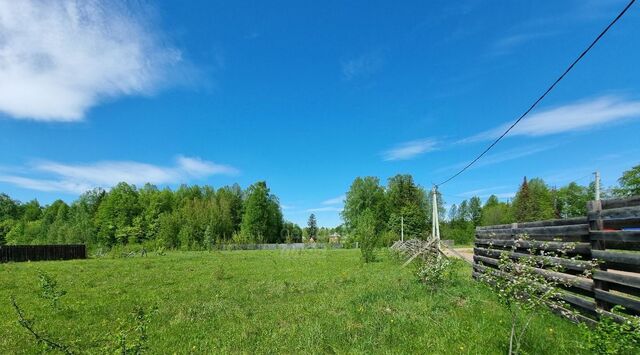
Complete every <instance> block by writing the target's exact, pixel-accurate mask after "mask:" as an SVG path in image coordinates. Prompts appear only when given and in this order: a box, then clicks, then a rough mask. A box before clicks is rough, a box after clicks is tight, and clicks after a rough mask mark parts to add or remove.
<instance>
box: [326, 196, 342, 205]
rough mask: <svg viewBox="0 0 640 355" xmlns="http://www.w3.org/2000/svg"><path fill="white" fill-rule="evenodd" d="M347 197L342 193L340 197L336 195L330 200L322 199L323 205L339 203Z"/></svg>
mask: <svg viewBox="0 0 640 355" xmlns="http://www.w3.org/2000/svg"><path fill="white" fill-rule="evenodd" d="M345 198H346V196H345V195H340V196H338V197H334V198H330V199H328V200H325V201H322V204H323V205H338V204H341V203H343V202H344V199H345Z"/></svg>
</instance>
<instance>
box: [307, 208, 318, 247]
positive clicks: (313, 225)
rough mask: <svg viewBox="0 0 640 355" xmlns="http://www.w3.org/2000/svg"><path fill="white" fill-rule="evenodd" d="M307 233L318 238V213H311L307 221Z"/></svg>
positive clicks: (310, 236)
mask: <svg viewBox="0 0 640 355" xmlns="http://www.w3.org/2000/svg"><path fill="white" fill-rule="evenodd" d="M307 234H308V235H309V238H313V239H316V240H317V239H318V222H316V215H315V214H313V213H312V214H311V215H310V216H309V220H308V221H307Z"/></svg>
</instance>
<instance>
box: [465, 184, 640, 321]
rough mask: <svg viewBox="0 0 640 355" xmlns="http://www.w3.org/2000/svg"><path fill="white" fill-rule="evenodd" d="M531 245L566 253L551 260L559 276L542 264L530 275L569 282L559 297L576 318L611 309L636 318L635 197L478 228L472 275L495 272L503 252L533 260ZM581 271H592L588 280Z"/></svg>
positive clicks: (639, 265) (639, 270) (639, 242)
mask: <svg viewBox="0 0 640 355" xmlns="http://www.w3.org/2000/svg"><path fill="white" fill-rule="evenodd" d="M523 235H526V236H527V238H526V241H523V240H522V236H523ZM514 247H515V250H513V248H514ZM532 247H533V249H534V250H540V251H545V252H554V251H560V250H563V251H565V252H566V253H562V254H559V255H557V257H553V258H552V262H553V263H555V264H559V265H561V266H562V272H553V271H551V270H545V269H544V267H543V266H540V268H539V269H535V271H536V272H538V273H540V274H542V275H544V276H545V277H548V278H554V279H555V280H558V279H560V280H567V281H569V282H568V283H567V286H561V288H562V290H561V291H562V292H561V296H560V297H561V299H562V300H563V301H565V302H566V303H567V304H569V305H570V306H572V307H573V308H574V309H575V310H577V311H578V312H579V316H578V318H579V319H580V320H582V321H587V322H589V321H592V320H594V319H597V318H598V316H599V313H602V312H604V313H607V312H609V311H610V310H611V308H612V307H613V306H616V305H620V306H623V307H624V308H625V312H626V313H628V314H633V315H640V196H638V197H633V198H628V199H615V200H602V201H591V202H589V204H588V213H587V216H585V217H579V218H570V219H557V220H547V221H537V222H528V223H514V224H507V225H496V226H488V227H477V228H476V240H475V248H474V256H473V260H474V272H473V275H474V277H475V278H478V277H480V276H481V274H482V273H485V272H487V271H490V270H491V269H497V268H498V264H499V258H500V255H501V254H502V253H504V252H507V253H508V254H509V257H510V258H511V259H513V260H519V259H521V258H530V257H533V256H532V255H531V254H530V253H529V252H528V250H530V249H531V248H532ZM576 256H577V258H576ZM594 260H595V261H597V263H594V262H593V261H594ZM594 264H595V266H594ZM585 269H592V273H591V274H592V275H591V277H586V276H584V275H583V272H584V271H585Z"/></svg>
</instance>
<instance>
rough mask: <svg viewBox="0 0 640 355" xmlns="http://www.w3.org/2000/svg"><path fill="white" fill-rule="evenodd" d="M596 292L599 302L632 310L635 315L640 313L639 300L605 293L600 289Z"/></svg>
mask: <svg viewBox="0 0 640 355" xmlns="http://www.w3.org/2000/svg"><path fill="white" fill-rule="evenodd" d="M594 291H595V296H596V299H597V300H602V301H605V302H608V303H610V304H612V305H616V304H618V305H621V306H623V307H624V308H626V309H627V310H632V311H633V313H635V314H638V313H640V301H638V300H635V299H632V298H628V297H624V296H621V295H617V294H614V293H611V292H608V291H603V290H598V289H596V290H594Z"/></svg>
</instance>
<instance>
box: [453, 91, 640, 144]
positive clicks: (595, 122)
mask: <svg viewBox="0 0 640 355" xmlns="http://www.w3.org/2000/svg"><path fill="white" fill-rule="evenodd" d="M639 117H640V101H630V100H623V99H622V98H620V97H616V96H601V97H597V98H595V99H590V100H583V101H579V102H574V103H571V104H568V105H564V106H559V107H555V108H552V109H548V110H545V111H541V112H538V113H535V114H532V115H531V116H529V117H528V118H525V119H523V120H522V121H521V122H520V123H519V124H518V125H517V126H515V127H514V128H513V129H512V130H511V132H509V136H533V137H538V136H546V135H551V134H559V133H568V132H574V131H584V130H588V129H594V128H598V127H601V126H603V125H605V124H612V123H616V122H621V121H624V120H629V119H634V118H639ZM510 125H511V123H506V124H503V125H500V126H498V127H496V128H494V129H490V130H488V131H485V132H482V133H480V134H477V135H475V136H472V137H469V138H467V139H464V140H462V141H461V142H477V141H484V140H490V139H494V138H497V137H499V136H500V135H501V134H502V133H503V132H504V131H505V130H506V129H507V127H509V126H510Z"/></svg>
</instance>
